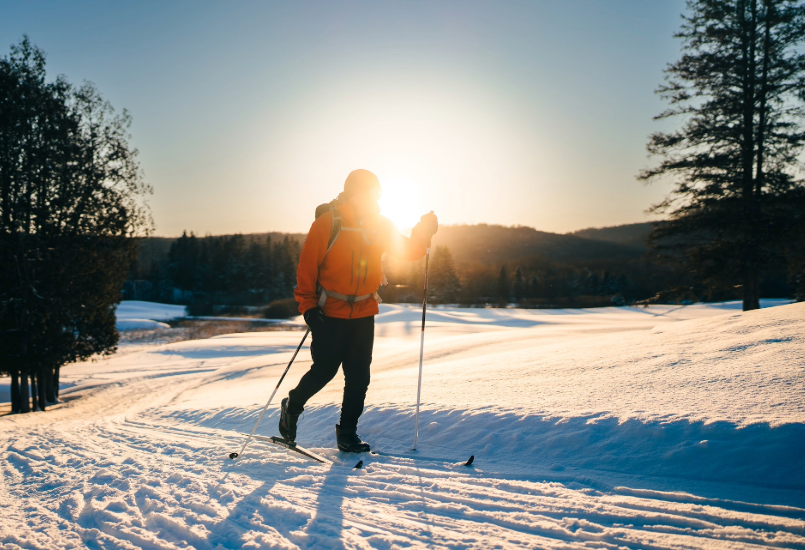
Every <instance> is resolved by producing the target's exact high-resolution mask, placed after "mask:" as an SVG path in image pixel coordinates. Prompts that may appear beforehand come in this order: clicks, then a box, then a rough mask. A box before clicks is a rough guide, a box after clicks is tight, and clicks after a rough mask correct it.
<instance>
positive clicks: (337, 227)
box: [324, 204, 341, 257]
mask: <svg viewBox="0 0 805 550" xmlns="http://www.w3.org/2000/svg"><path fill="white" fill-rule="evenodd" d="M330 213H331V214H332V215H333V224H332V227H331V228H330V241H329V242H328V243H327V250H326V251H325V252H324V255H325V257H326V256H327V253H328V252H330V249H331V248H332V247H333V245H334V244H335V240H336V239H337V238H338V235H339V234H340V233H341V211H340V210H339V209H338V208H337V207H336V206H335V205H334V204H331V205H330Z"/></svg>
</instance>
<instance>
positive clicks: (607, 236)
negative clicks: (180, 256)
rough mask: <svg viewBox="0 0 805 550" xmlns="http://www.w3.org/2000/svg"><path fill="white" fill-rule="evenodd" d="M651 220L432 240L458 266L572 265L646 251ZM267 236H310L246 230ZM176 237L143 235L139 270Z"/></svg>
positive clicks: (458, 229)
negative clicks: (525, 262)
mask: <svg viewBox="0 0 805 550" xmlns="http://www.w3.org/2000/svg"><path fill="white" fill-rule="evenodd" d="M651 226H652V224H651V223H633V224H627V225H618V226H613V227H603V228H589V229H582V230H580V231H576V232H574V233H568V234H560V233H549V232H546V231H538V230H536V229H534V228H533V227H526V226H514V227H506V226H502V225H488V224H477V225H443V226H440V227H439V232H438V233H437V234H436V236H435V237H434V238H433V245H434V246H447V247H448V248H449V249H450V252H451V253H452V255H453V260H454V261H455V263H456V267H461V266H462V265H467V264H471V263H477V262H480V263H485V264H495V265H499V264H502V263H513V262H517V261H519V260H522V259H525V258H534V257H540V258H543V259H544V260H546V261H551V262H561V263H568V264H573V265H583V264H587V263H591V264H594V263H600V262H602V261H605V262H609V261H615V262H617V261H629V260H636V259H639V258H640V257H642V256H643V254H644V253H645V251H646V245H645V239H646V236H648V233H649V232H650V231H651ZM269 236H270V237H271V239H272V240H273V241H277V240H281V239H283V238H285V237H286V236H287V237H290V238H291V239H293V240H296V241H298V242H299V243H300V244H301V243H303V242H304V240H305V237H306V235H305V234H303V233H276V232H271V233H252V234H247V235H244V237H245V239H246V241H247V242H250V241H251V240H254V239H265V238H266V237H269ZM173 241H175V238H169V237H150V238H147V239H144V242H143V246H142V248H141V252H140V266H139V267H140V271H141V272H148V270H149V268H150V266H151V265H152V264H153V263H160V262H166V261H167V253H168V250H169V249H170V246H171V244H172V243H173Z"/></svg>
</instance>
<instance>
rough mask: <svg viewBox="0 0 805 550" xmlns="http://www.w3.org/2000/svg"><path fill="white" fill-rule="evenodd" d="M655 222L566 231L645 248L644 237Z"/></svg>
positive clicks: (579, 235)
mask: <svg viewBox="0 0 805 550" xmlns="http://www.w3.org/2000/svg"><path fill="white" fill-rule="evenodd" d="M654 223H655V222H643V223H628V224H624V225H614V226H612V227H590V228H587V229H581V230H579V231H574V232H573V233H568V234H569V235H573V236H576V237H583V238H585V239H594V240H596V241H605V242H609V243H616V244H622V245H626V246H632V247H636V248H641V249H644V250H645V249H646V248H647V246H646V239H647V238H648V235H649V233H651V230H652V228H653V227H654Z"/></svg>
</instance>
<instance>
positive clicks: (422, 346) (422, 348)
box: [413, 211, 433, 451]
mask: <svg viewBox="0 0 805 550" xmlns="http://www.w3.org/2000/svg"><path fill="white" fill-rule="evenodd" d="M431 214H433V211H431ZM429 260H430V237H428V248H427V249H426V250H425V295H424V297H423V298H422V333H421V336H420V339H419V381H418V382H417V385H416V421H415V422H414V449H413V450H414V451H416V443H417V441H418V440H419V398H420V395H421V394H422V358H423V356H424V354H425V312H426V311H427V310H428V262H429Z"/></svg>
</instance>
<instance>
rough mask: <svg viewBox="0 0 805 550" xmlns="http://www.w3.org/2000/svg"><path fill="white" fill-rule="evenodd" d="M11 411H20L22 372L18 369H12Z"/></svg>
mask: <svg viewBox="0 0 805 550" xmlns="http://www.w3.org/2000/svg"><path fill="white" fill-rule="evenodd" d="M11 412H12V413H18V412H20V373H19V372H18V371H17V370H16V369H14V370H12V371H11Z"/></svg>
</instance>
